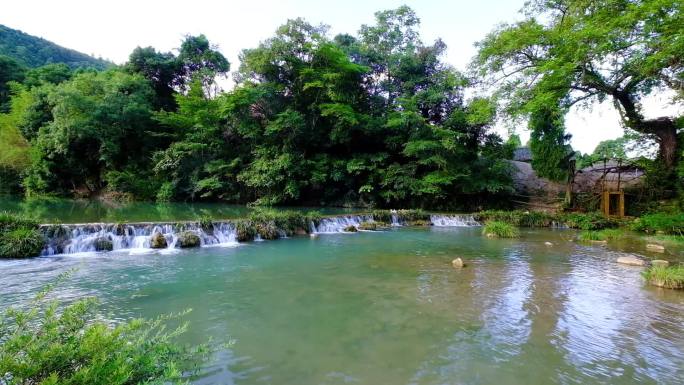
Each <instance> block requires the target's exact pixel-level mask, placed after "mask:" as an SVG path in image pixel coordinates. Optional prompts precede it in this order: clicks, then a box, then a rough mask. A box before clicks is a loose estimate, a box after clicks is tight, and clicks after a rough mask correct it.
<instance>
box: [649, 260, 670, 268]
mask: <svg viewBox="0 0 684 385" xmlns="http://www.w3.org/2000/svg"><path fill="white" fill-rule="evenodd" d="M651 266H653V267H668V266H670V262H668V261H665V260H663V259H654V260H652V261H651Z"/></svg>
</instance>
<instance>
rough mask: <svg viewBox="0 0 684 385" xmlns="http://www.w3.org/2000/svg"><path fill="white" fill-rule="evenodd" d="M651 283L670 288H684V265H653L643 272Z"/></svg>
mask: <svg viewBox="0 0 684 385" xmlns="http://www.w3.org/2000/svg"><path fill="white" fill-rule="evenodd" d="M642 275H643V276H644V279H646V281H647V282H648V283H650V284H651V285H655V286H659V287H664V288H668V289H684V266H682V265H679V266H673V267H663V266H653V267H650V268H649V269H648V270H646V271H644V272H643V273H642Z"/></svg>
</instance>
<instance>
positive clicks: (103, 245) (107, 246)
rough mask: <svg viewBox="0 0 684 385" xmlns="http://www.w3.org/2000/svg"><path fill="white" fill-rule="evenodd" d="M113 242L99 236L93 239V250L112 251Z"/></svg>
mask: <svg viewBox="0 0 684 385" xmlns="http://www.w3.org/2000/svg"><path fill="white" fill-rule="evenodd" d="M113 248H114V244H112V241H111V239H109V238H107V237H100V238H97V239H96V240H95V250H96V251H112V249H113Z"/></svg>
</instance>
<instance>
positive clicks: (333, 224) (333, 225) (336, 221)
mask: <svg viewBox="0 0 684 385" xmlns="http://www.w3.org/2000/svg"><path fill="white" fill-rule="evenodd" d="M363 222H373V216H372V215H344V216H337V217H329V218H323V219H321V221H320V222H319V223H318V226H316V225H314V224H313V223H312V224H311V230H312V231H311V232H312V233H321V234H326V233H328V234H330V233H342V232H344V229H345V228H347V227H349V226H354V227H358V226H359V225H360V224H361V223H363Z"/></svg>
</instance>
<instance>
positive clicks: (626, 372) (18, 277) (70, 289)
mask: <svg viewBox="0 0 684 385" xmlns="http://www.w3.org/2000/svg"><path fill="white" fill-rule="evenodd" d="M573 235H574V233H573V232H571V231H563V230H556V231H553V230H536V231H524V232H523V236H522V238H521V239H519V240H497V239H487V238H484V237H482V236H481V235H480V229H478V228H421V229H411V228H402V229H395V230H391V231H385V232H376V233H358V234H336V235H321V236H319V237H317V238H315V239H314V238H309V237H293V238H291V239H287V240H280V241H272V242H254V243H249V244H243V245H240V246H239V247H235V248H203V249H196V250H187V251H185V250H184V251H179V252H177V253H173V254H168V255H159V254H145V255H129V254H125V253H121V254H117V253H109V254H92V255H90V256H84V257H71V256H69V257H57V258H49V257H48V258H38V259H34V260H30V261H7V262H5V261H2V262H0V268H2V269H3V272H4V277H5V283H4V288H3V291H2V292H1V293H0V304H2V307H5V306H7V305H9V304H20V303H22V301H24V300H25V299H26V298H28V296H29V295H30V294H31V293H32V292H34V291H35V290H36V289H37V288H38V287H40V286H41V285H42V284H44V283H45V282H47V281H49V280H50V279H51V278H52V277H54V276H56V275H57V274H59V273H60V272H62V271H64V270H66V269H69V268H71V267H75V266H76V267H79V271H78V272H77V273H76V275H75V277H74V279H73V280H72V281H71V282H69V283H67V284H66V285H65V286H64V287H61V288H60V289H59V291H58V292H57V295H59V296H62V297H65V298H67V299H74V298H79V297H81V296H83V295H97V296H99V297H100V298H102V300H103V305H104V310H105V311H106V314H108V315H109V316H110V317H111V318H113V319H123V318H129V317H134V316H154V315H157V314H160V313H168V312H172V311H178V310H181V309H185V308H188V307H191V308H193V309H194V310H193V312H192V313H191V314H190V316H189V321H190V325H191V328H190V332H189V333H188V334H186V335H184V337H183V339H184V340H183V342H188V343H198V342H203V341H206V339H207V338H209V337H212V338H213V339H214V340H216V341H218V342H228V341H234V342H235V343H234V344H233V345H231V346H230V347H229V348H227V349H225V350H222V351H221V352H219V353H218V354H217V355H216V357H214V361H213V362H211V363H210V364H209V365H208V366H207V367H206V368H205V370H203V372H202V374H201V375H200V376H199V377H198V378H195V379H194V381H195V382H196V383H198V384H218V383H234V384H342V383H354V384H493V383H496V384H511V385H517V384H525V385H527V384H533V385H534V384H606V383H608V384H633V383H642V384H679V383H681V379H682V378H684V293H683V292H680V291H668V290H662V289H656V288H650V287H647V286H645V285H644V284H643V282H642V279H641V278H640V275H639V274H640V271H641V270H640V268H634V267H625V266H621V265H617V264H615V263H614V260H615V258H616V257H617V255H618V253H617V252H611V251H608V250H607V249H605V248H602V247H593V246H588V245H582V244H578V243H575V242H572V241H571V239H572V238H573ZM546 241H550V242H552V243H553V244H554V245H553V246H551V247H550V246H546V245H545V244H544V242H546ZM457 256H458V257H462V258H464V259H465V260H466V261H467V262H468V266H467V267H466V268H464V269H461V270H455V269H453V268H452V267H451V265H450V261H451V259H453V258H455V257H457Z"/></svg>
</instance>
